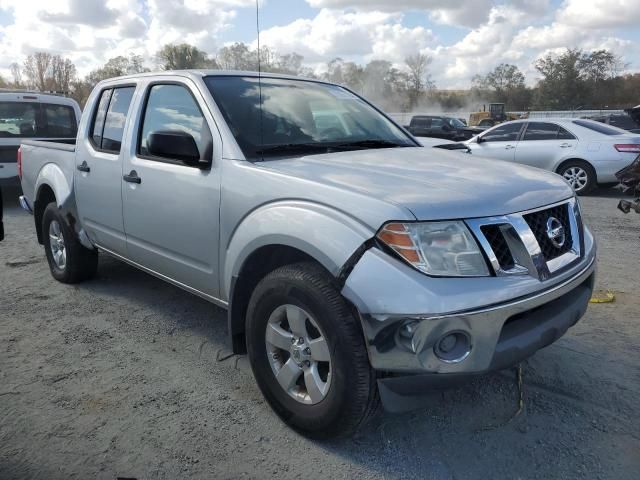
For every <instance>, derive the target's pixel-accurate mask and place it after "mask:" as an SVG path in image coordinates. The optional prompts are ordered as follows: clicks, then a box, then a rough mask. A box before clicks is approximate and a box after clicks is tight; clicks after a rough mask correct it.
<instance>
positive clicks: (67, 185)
mask: <svg viewBox="0 0 640 480" xmlns="http://www.w3.org/2000/svg"><path fill="white" fill-rule="evenodd" d="M20 148H21V151H22V191H23V195H24V196H25V197H26V200H27V201H28V203H29V204H30V205H31V206H33V204H34V201H35V200H36V196H37V193H38V192H37V190H38V188H39V186H40V185H39V182H38V179H39V177H40V174H41V172H43V170H47V174H48V176H49V178H55V181H56V183H57V184H58V185H56V187H59V188H56V190H57V191H59V192H66V194H67V195H69V194H70V193H71V191H72V185H73V172H74V168H75V151H76V140H75V139H63V140H25V141H24V142H23V143H22V144H21V145H20ZM65 200H66V198H58V201H59V202H60V203H62V202H64V201H65Z"/></svg>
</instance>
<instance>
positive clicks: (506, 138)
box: [482, 123, 523, 142]
mask: <svg viewBox="0 0 640 480" xmlns="http://www.w3.org/2000/svg"><path fill="white" fill-rule="evenodd" d="M522 125H523V124H522V123H506V124H504V125H500V126H499V127H496V128H495V129H493V130H491V131H490V132H487V133H486V134H484V135H483V136H482V141H483V142H515V141H516V140H518V136H519V135H520V130H521V129H522Z"/></svg>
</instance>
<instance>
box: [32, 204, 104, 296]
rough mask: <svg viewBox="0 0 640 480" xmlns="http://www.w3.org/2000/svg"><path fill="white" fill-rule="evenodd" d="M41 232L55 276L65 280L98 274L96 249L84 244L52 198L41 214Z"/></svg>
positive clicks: (84, 278)
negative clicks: (86, 246) (90, 248)
mask: <svg viewBox="0 0 640 480" xmlns="http://www.w3.org/2000/svg"><path fill="white" fill-rule="evenodd" d="M42 235H43V237H44V250H45V253H46V255H47V261H48V262H49V269H50V270H51V275H52V276H53V278H55V279H56V280H58V281H59V282H62V283H79V282H82V281H83V280H88V279H90V278H92V277H93V276H95V274H96V271H97V269H98V252H97V250H89V249H88V248H85V247H84V246H82V244H81V243H80V242H79V241H78V239H77V238H76V236H75V234H74V233H73V230H72V229H71V227H70V226H69V225H68V223H67V221H66V220H65V218H64V217H63V215H62V214H61V213H60V209H59V208H58V206H57V205H56V204H55V203H53V202H52V203H50V204H49V205H47V207H46V208H45V210H44V213H43V215H42Z"/></svg>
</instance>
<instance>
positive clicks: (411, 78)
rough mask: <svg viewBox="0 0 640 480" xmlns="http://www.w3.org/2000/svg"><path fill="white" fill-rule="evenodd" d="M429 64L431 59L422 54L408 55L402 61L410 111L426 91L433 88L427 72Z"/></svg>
mask: <svg viewBox="0 0 640 480" xmlns="http://www.w3.org/2000/svg"><path fill="white" fill-rule="evenodd" d="M431 62H432V58H431V57H429V56H427V55H424V54H422V53H417V54H415V55H410V56H408V57H407V58H405V60H404V63H405V65H406V67H407V70H408V88H407V95H408V100H409V108H410V109H411V108H414V107H416V106H417V105H418V103H419V101H420V99H421V98H422V97H423V96H424V94H425V93H426V91H427V90H430V89H433V88H434V87H435V85H434V83H433V81H432V80H431V75H430V74H429V71H428V68H429V65H430V64H431Z"/></svg>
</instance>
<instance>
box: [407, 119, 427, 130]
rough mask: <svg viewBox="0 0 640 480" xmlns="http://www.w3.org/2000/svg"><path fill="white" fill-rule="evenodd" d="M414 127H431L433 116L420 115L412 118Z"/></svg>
mask: <svg viewBox="0 0 640 480" xmlns="http://www.w3.org/2000/svg"><path fill="white" fill-rule="evenodd" d="M410 125H411V126H412V127H420V128H429V127H430V126H431V118H425V117H418V118H414V119H412V120H411V124H410Z"/></svg>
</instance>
